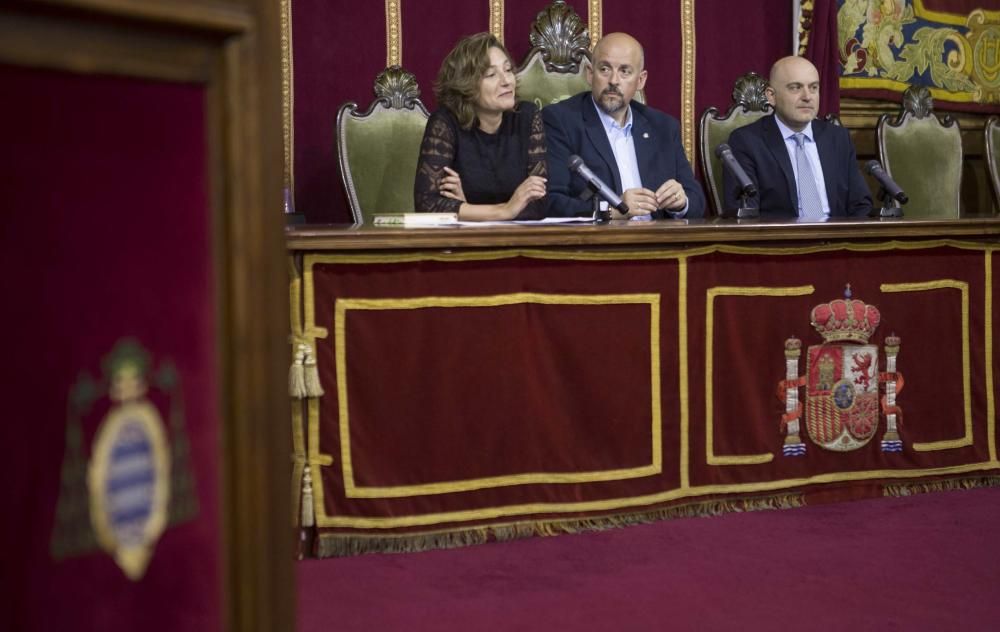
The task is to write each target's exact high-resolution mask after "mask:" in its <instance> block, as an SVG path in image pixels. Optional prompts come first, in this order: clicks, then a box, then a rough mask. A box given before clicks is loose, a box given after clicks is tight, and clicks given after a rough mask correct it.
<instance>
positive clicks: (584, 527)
mask: <svg viewBox="0 0 1000 632" xmlns="http://www.w3.org/2000/svg"><path fill="white" fill-rule="evenodd" d="M804 505H805V502H804V501H803V498H802V494H801V493H791V494H780V495H775V496H762V497H751V498H727V499H716V500H703V501H697V502H692V503H687V504H684V505H672V506H670V507H663V508H661V509H655V510H652V511H646V512H641V513H631V514H617V515H611V516H594V517H590V518H577V519H568V520H540V521H532V522H521V523H515V524H508V525H499V526H489V525H485V526H480V527H472V528H468V529H461V530H456V531H443V532H434V533H403V534H362V533H321V534H320V535H319V538H318V541H317V544H316V549H317V550H316V554H317V556H319V557H347V556H352V555H362V554H366V553H413V552H417V551H429V550H432V549H453V548H458V547H463V546H471V545H474V544H485V543H487V542H509V541H511V540H517V539H521V538H527V537H531V536H552V535H561V534H572V533H586V532H588V531H603V530H606V529H616V528H620V527H628V526H632V525H639V524H648V523H652V522H658V521H660V520H671V519H674V518H694V517H708V516H718V515H720V514H724V513H732V512H746V511H761V510H768V509H791V508H793V507H802V506H804Z"/></svg>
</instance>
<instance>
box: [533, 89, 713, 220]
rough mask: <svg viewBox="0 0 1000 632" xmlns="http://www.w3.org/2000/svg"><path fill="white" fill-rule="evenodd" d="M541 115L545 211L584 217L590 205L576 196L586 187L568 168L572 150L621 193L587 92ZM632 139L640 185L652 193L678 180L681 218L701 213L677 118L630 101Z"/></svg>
mask: <svg viewBox="0 0 1000 632" xmlns="http://www.w3.org/2000/svg"><path fill="white" fill-rule="evenodd" d="M542 118H543V119H544V121H545V142H546V145H547V146H548V159H549V180H548V187H547V188H548V196H549V210H548V214H549V215H551V216H571V215H586V214H589V213H590V212H591V210H592V208H593V207H592V203H591V202H590V201H589V200H586V199H581V194H585V193H586V191H587V183H586V181H584V179H583V178H581V177H580V176H578V175H576V174H575V173H571V172H570V171H569V167H568V164H567V163H568V162H569V157H570V156H571V155H573V154H576V155H578V156H580V158H582V159H583V162H584V163H586V165H587V166H588V167H590V169H591V171H593V172H594V173H595V174H596V175H597V176H598V177H599V178H600V179H601V180H603V181H604V182H605V184H607V185H608V186H609V187H611V188H613V189H614V190H615V192H616V193H618V194H619V195H621V194H622V179H621V176H620V175H619V173H618V163H616V162H615V155H614V153H613V152H612V151H611V143H609V142H608V135H607V133H606V132H605V131H604V125H603V124H602V123H601V119H600V117H599V116H598V114H597V110H596V109H594V103H593V101H592V100H591V96H590V92H582V93H580V94H577V95H575V96H572V97H570V98H568V99H566V100H565V101H562V102H560V103H556V104H554V105H549V106H547V107H546V108H545V109H543V110H542ZM632 139H633V142H634V145H635V157H636V162H637V163H638V165H639V177H640V178H642V185H643V186H644V187H646V188H647V189H651V190H653V191H655V190H656V189H658V188H659V187H660V185H661V184H663V183H664V182H666V181H667V180H669V179H671V178H673V179H675V180H677V181H678V182H680V183H681V185H682V186H683V187H684V192H685V193H686V194H687V198H688V213H687V215H686V217H702V216H703V215H704V214H705V194H704V193H702V190H701V186H700V185H699V184H698V183H697V182H696V181H695V179H694V173H693V172H692V171H691V165H690V164H689V163H688V161H687V158H686V157H685V156H684V148H683V147H682V146H681V139H680V125H679V124H678V123H677V119H675V118H673V117H672V116H669V115H667V114H664V113H663V112H660V111H658V110H654V109H653V108H650V107H646V106H644V105H642V104H641V103H636V102H635V101H633V102H632ZM585 197H589V196H586V195H585ZM658 216H662V212H660V213H658Z"/></svg>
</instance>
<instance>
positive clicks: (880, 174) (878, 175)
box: [865, 160, 910, 204]
mask: <svg viewBox="0 0 1000 632" xmlns="http://www.w3.org/2000/svg"><path fill="white" fill-rule="evenodd" d="M865 173H867V174H868V175H870V176H871V177H873V178H875V179H876V180H878V183H879V184H881V185H882V188H883V189H885V192H886V193H887V194H888V195H889V197H891V198H892V199H894V200H897V201H898V202H899V203H900V204H906V203H907V202H909V201H910V198H908V197H906V193H903V190H902V189H901V188H899V185H898V184H896V181H895V180H893V179H892V177H890V176H889V174H888V173H886V172H885V169H883V168H882V165H880V164H878V161H877V160H869V161H868V162H867V163H865Z"/></svg>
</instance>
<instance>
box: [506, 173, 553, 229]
mask: <svg viewBox="0 0 1000 632" xmlns="http://www.w3.org/2000/svg"><path fill="white" fill-rule="evenodd" d="M545 182H546V180H545V178H542V177H541V176H528V177H527V178H525V179H524V182H522V183H521V184H519V185H518V186H517V188H516V189H514V193H513V195H511V196H510V199H509V200H508V201H507V204H506V206H507V210H508V211H509V212H510V219H514V218H515V217H517V215H518V213H520V212H521V211H523V210H524V207H525V206H527V205H528V204H530V203H531V202H534V201H535V200H538V199H541V198H543V197H545Z"/></svg>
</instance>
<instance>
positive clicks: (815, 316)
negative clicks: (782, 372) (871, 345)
mask: <svg viewBox="0 0 1000 632" xmlns="http://www.w3.org/2000/svg"><path fill="white" fill-rule="evenodd" d="M810 316H811V320H812V326H813V327H814V328H815V329H816V331H818V332H819V335H821V336H823V340H824V341H826V342H841V341H852V342H860V343H867V342H868V339H869V338H870V337H871V335H872V334H873V333H875V329H876V328H877V327H878V324H879V321H880V320H881V319H882V315H881V314H880V313H879V311H878V308H877V307H875V306H874V305H868V304H867V303H865V302H864V301H861V300H857V299H852V298H851V284H850V283H848V284H847V287H846V288H844V298H842V299H840V298H838V299H834V300H832V301H830V302H829V303H820V304H819V305H817V306H816V307H814V308H813V310H812V314H811V315H810Z"/></svg>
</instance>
